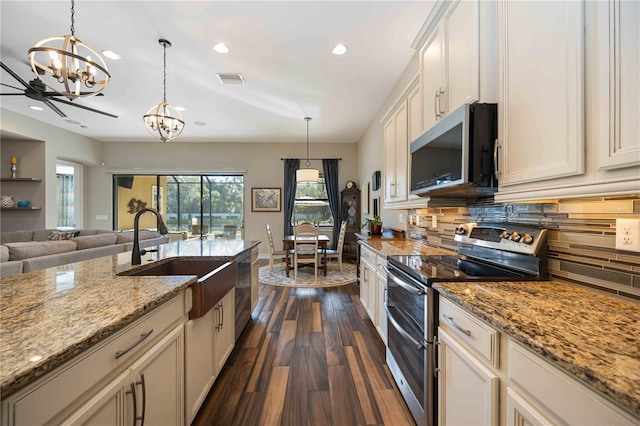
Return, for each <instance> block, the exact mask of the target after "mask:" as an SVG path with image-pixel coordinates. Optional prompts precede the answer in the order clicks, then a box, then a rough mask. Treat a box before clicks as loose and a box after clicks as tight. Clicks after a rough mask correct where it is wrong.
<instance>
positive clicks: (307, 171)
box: [296, 117, 320, 184]
mask: <svg viewBox="0 0 640 426" xmlns="http://www.w3.org/2000/svg"><path fill="white" fill-rule="evenodd" d="M304 119H305V120H306V121H307V161H305V163H304V166H305V168H304V169H298V170H296V182H297V183H306V184H310V183H318V182H320V171H319V170H318V169H312V168H310V167H309V166H310V165H311V163H310V162H309V121H311V117H305V118H304Z"/></svg>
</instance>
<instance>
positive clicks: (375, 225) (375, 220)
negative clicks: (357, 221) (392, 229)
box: [362, 215, 382, 235]
mask: <svg viewBox="0 0 640 426" xmlns="http://www.w3.org/2000/svg"><path fill="white" fill-rule="evenodd" d="M364 228H367V229H368V231H369V234H371V235H379V234H382V220H380V216H378V215H375V216H373V217H372V218H367V219H365V220H364V222H363V223H362V229H364Z"/></svg>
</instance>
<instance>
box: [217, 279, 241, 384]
mask: <svg viewBox="0 0 640 426" xmlns="http://www.w3.org/2000/svg"><path fill="white" fill-rule="evenodd" d="M212 311H213V316H214V323H215V324H216V326H215V328H214V330H213V332H214V333H215V362H216V364H215V371H216V375H217V374H218V373H219V372H220V370H222V367H224V363H225V362H226V361H227V358H229V355H231V351H232V350H233V347H234V345H235V341H236V340H235V339H236V331H235V292H234V291H233V290H231V291H230V292H229V293H227V295H226V296H224V297H223V298H222V300H221V301H220V303H218V305H216V307H215V308H213V309H212Z"/></svg>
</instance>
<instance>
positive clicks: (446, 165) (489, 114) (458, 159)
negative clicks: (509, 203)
mask: <svg viewBox="0 0 640 426" xmlns="http://www.w3.org/2000/svg"><path fill="white" fill-rule="evenodd" d="M497 137H498V105H497V104H486V103H474V104H465V105H463V106H461V107H460V108H458V109H457V110H456V111H454V112H452V113H451V114H449V115H448V116H446V117H445V118H443V119H442V120H441V121H439V122H438V123H437V124H436V125H435V126H433V127H432V128H431V129H429V130H427V131H426V132H424V133H423V134H422V135H421V136H420V137H418V138H417V139H416V140H415V141H414V142H412V143H411V148H410V149H411V176H410V185H411V186H410V191H411V194H415V195H419V196H423V197H424V196H453V197H468V196H476V197H480V196H487V195H491V194H493V193H494V192H495V191H496V190H497V189H498V181H497V179H496V177H495V174H494V146H495V140H496V138H497Z"/></svg>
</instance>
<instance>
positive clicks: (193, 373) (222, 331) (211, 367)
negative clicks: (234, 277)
mask: <svg viewBox="0 0 640 426" xmlns="http://www.w3.org/2000/svg"><path fill="white" fill-rule="evenodd" d="M234 299H235V291H234V290H233V289H232V290H231V291H229V292H228V293H227V294H226V295H225V296H224V297H223V298H222V300H221V301H220V302H218V304H217V305H216V306H214V307H213V308H212V309H211V310H210V311H209V312H207V314H206V315H204V316H202V317H200V318H197V319H195V320H189V321H187V323H186V324H185V347H186V349H185V372H186V384H185V389H186V392H185V397H186V404H185V405H186V413H185V414H186V423H187V424H190V423H191V422H192V421H193V419H194V418H195V416H196V414H197V413H198V410H199V409H200V406H201V405H202V403H203V402H204V400H205V398H206V397H207V394H208V393H209V390H210V389H211V386H213V383H214V382H215V379H216V378H217V377H218V374H219V373H220V371H221V370H222V367H223V366H224V364H225V362H226V361H227V359H228V358H229V355H231V351H232V350H233V348H234V345H235V312H234V307H235V300H234Z"/></svg>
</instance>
